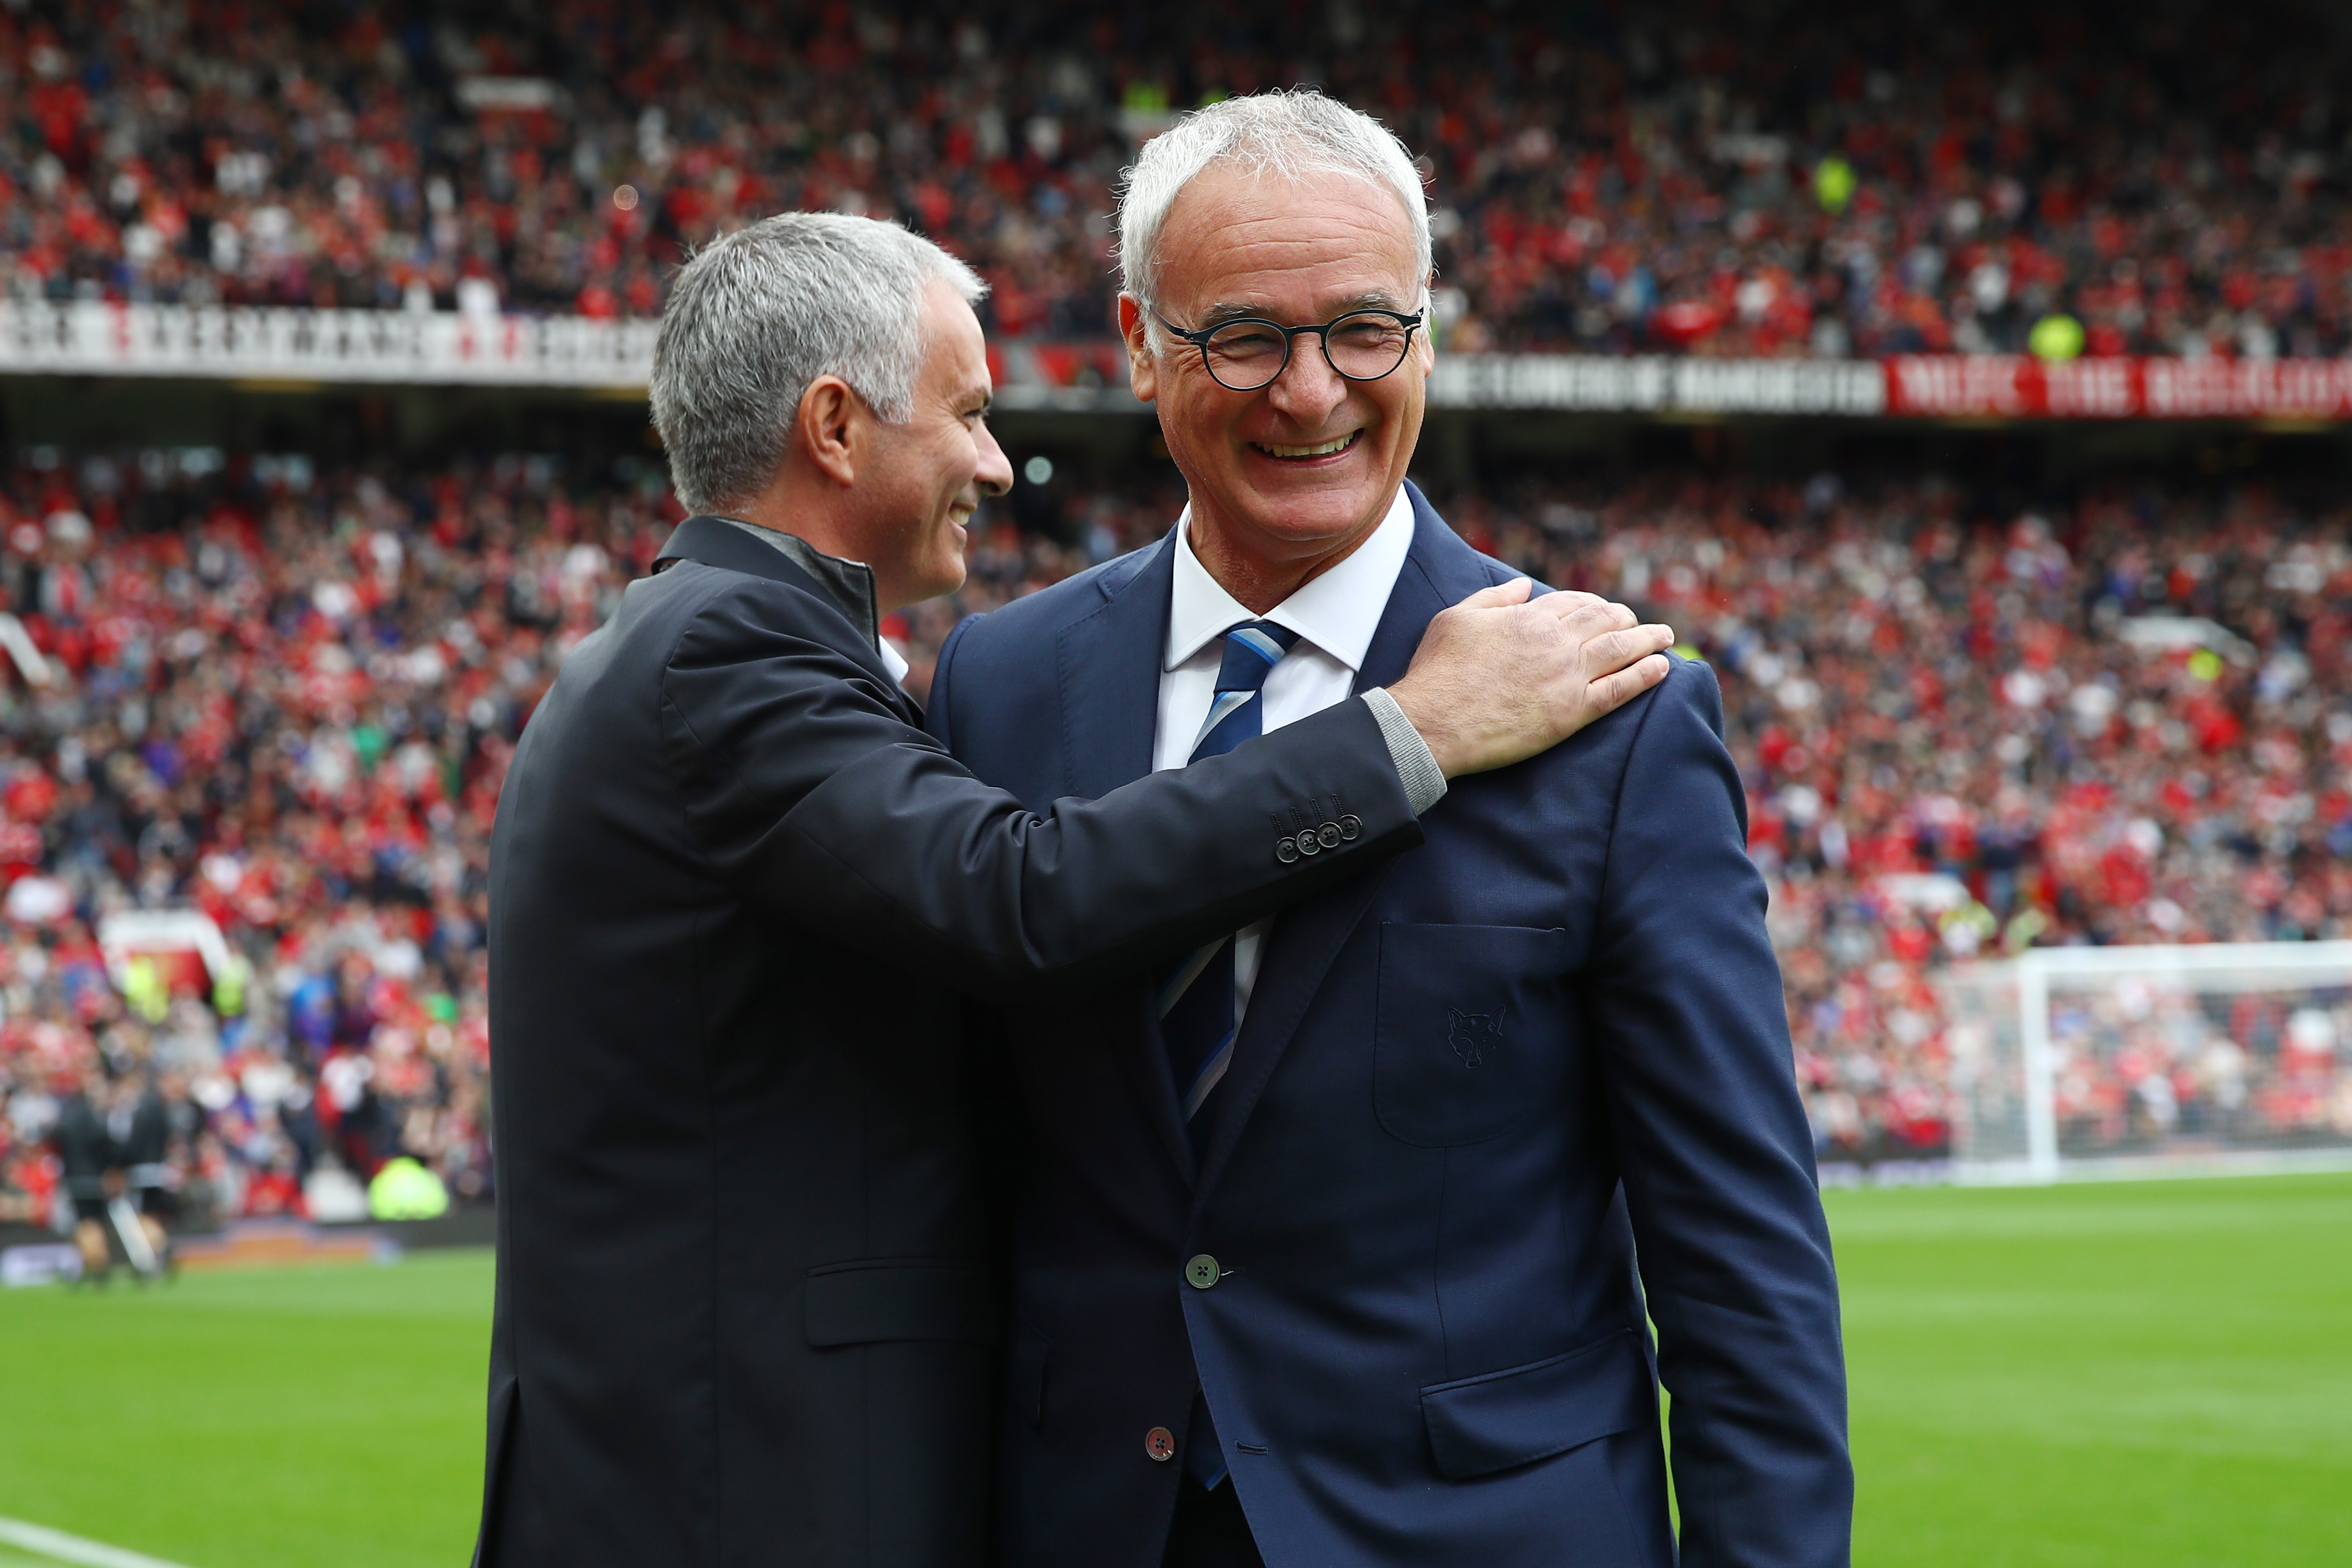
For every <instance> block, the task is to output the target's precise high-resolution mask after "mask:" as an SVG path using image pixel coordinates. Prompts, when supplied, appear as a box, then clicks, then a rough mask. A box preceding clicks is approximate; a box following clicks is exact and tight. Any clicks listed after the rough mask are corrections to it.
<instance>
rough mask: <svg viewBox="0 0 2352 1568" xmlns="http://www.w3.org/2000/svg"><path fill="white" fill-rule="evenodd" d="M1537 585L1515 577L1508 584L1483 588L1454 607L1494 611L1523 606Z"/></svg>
mask: <svg viewBox="0 0 2352 1568" xmlns="http://www.w3.org/2000/svg"><path fill="white" fill-rule="evenodd" d="M1534 588H1535V584H1533V583H1531V582H1529V581H1528V579H1527V578H1525V577H1514V578H1512V579H1511V580H1510V581H1509V582H1507V583H1497V584H1495V585H1494V586H1493V587H1491V588H1481V589H1479V590H1478V591H1477V592H1476V593H1475V594H1473V595H1470V596H1469V597H1468V598H1466V599H1465V600H1463V601H1462V602H1461V603H1460V604H1458V605H1454V608H1455V609H1457V610H1493V609H1499V608H1501V607H1502V606H1503V605H1522V604H1525V603H1526V602H1527V597H1528V594H1530V593H1531V592H1533V591H1534Z"/></svg>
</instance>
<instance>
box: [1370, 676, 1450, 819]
mask: <svg viewBox="0 0 2352 1568" xmlns="http://www.w3.org/2000/svg"><path fill="white" fill-rule="evenodd" d="M1364 705H1365V706H1366V707H1368V708H1370V710H1372V717H1373V718H1374V719H1376V720H1378V721H1380V726H1381V738H1382V739H1383V740H1385V741H1387V742H1388V743H1389V755H1390V756H1391V757H1394V758H1395V759H1396V768H1397V778H1398V779H1399V781H1400V782H1402V784H1403V785H1404V797H1405V799H1407V800H1409V801H1411V802H1412V814H1413V815H1414V816H1421V815H1422V814H1423V812H1425V811H1427V810H1428V809H1429V808H1430V807H1431V806H1433V805H1436V804H1437V803H1438V802H1439V801H1441V800H1444V798H1445V775H1444V773H1439V772H1438V771H1437V758H1436V756H1435V754H1434V753H1433V752H1431V751H1430V749H1429V742H1426V741H1424V740H1423V739H1422V738H1421V731H1418V730H1416V729H1414V728H1413V727H1412V720H1410V719H1408V718H1406V717H1405V716H1404V710H1403V709H1402V708H1400V707H1398V706H1397V700H1396V699H1395V698H1393V697H1391V696H1390V695H1389V694H1388V689H1387V688H1385V687H1380V686H1375V687H1373V688H1372V689H1370V691H1367V692H1365V693H1364Z"/></svg>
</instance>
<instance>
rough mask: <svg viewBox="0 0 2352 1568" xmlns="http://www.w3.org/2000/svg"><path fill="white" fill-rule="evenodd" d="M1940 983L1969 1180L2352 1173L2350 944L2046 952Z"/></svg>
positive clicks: (1960, 1170)
mask: <svg viewBox="0 0 2352 1568" xmlns="http://www.w3.org/2000/svg"><path fill="white" fill-rule="evenodd" d="M1938 988H1939V989H1940V990H1941V992H1942V993H1943V998H1944V1011H1945V1019H1946V1034H1945V1044H1946V1046H1947V1047H1948V1051H1949V1053H1950V1058H1951V1098H1952V1158H1953V1165H1954V1171H1955V1174H1956V1175H1958V1177H1959V1178H1960V1179H1962V1180H1974V1181H1988V1182H2003V1181H2008V1182H2015V1181H2028V1182H2033V1181H2040V1182H2048V1181H2055V1180H2058V1179H2059V1178H2061V1177H2062V1176H2069V1175H2083V1176H2090V1175H2103V1174H2106V1175H2124V1174H2136V1173H2167V1172H2176V1171H2177V1172H2180V1173H2189V1172H2192V1171H2199V1170H2229V1169H2292V1168H2295V1167H2298V1166H2314V1167H2340V1166H2347V1165H2352V942H2227V943H2221V942H2217V943H2212V944H2203V945H2195V946H2181V947H2047V948H2034V949H2032V950H2031V951H2029V952H2024V953H2022V954H2021V955H2019V956H2018V957H2016V958H2013V959H2006V960H2000V961H1995V962H1987V963H1973V964H1966V965H1962V966H1959V967H1957V968H1954V969H1951V970H1949V971H1947V972H1946V973H1944V975H1943V976H1942V977H1941V978H1940V979H1939V981H1938Z"/></svg>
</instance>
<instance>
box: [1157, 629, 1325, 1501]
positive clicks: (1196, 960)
mask: <svg viewBox="0 0 2352 1568" xmlns="http://www.w3.org/2000/svg"><path fill="white" fill-rule="evenodd" d="M1297 640H1298V634H1297V632H1294V631H1292V630H1291V629H1290V628H1289V627H1287V626H1276V625H1275V624H1274V623H1273V622H1272V621H1244V622H1243V623H1242V624H1241V625H1240V626H1234V627H1233V628H1232V629H1230V630H1229V631H1227V632H1226V633H1225V637H1224V643H1225V659H1224V663H1223V665H1222V666H1220V667H1219V668H1218V670H1217V695H1216V696H1215V698H1214V699H1213V700H1211V701H1210V703H1209V715H1208V717H1207V718H1205V719H1203V720H1202V721H1201V732H1200V733H1199V734H1197V735H1195V736H1194V737H1193V738H1192V755H1191V756H1190V757H1187V758H1186V759H1185V761H1186V762H1187V763H1197V762H1199V761H1200V760H1201V759H1202V757H1214V756H1222V755H1223V753H1225V752H1230V751H1232V750H1233V749H1234V747H1235V746H1238V745H1240V744H1241V743H1242V742H1244V741H1246V740H1248V739H1250V738H1251V737H1252V736H1254V735H1263V734H1265V678H1266V677H1267V676H1268V675H1269V674H1271V673H1273V670H1274V667H1275V666H1276V665H1277V664H1279V663H1281V662H1282V656H1283V655H1284V654H1286V653H1288V652H1289V651H1290V647H1291V645H1292V644H1293V643H1296V642H1297ZM1159 1005H1160V1038H1161V1039H1162V1040H1163V1041H1165V1042H1166V1044H1167V1047H1168V1068H1169V1070H1170V1072H1171V1073H1172V1074H1173V1075H1174V1077H1175V1079H1176V1095H1177V1101H1178V1103H1179V1104H1180V1105H1181V1106H1182V1108H1183V1110H1184V1130H1185V1131H1187V1132H1188V1133H1190V1134H1191V1135H1192V1154H1193V1157H1194V1158H1195V1159H1199V1158H1201V1157H1202V1156H1203V1155H1205V1154H1206V1152H1208V1146H1209V1129H1210V1128H1212V1127H1213V1126H1214V1125H1215V1124H1216V1118H1215V1116H1214V1115H1213V1114H1212V1113H1211V1111H1210V1109H1209V1108H1210V1106H1211V1105H1212V1104H1213V1103H1214V1101H1213V1096H1214V1094H1215V1092H1216V1088H1217V1085H1218V1084H1219V1083H1221V1082H1223V1080H1224V1076H1225V1068H1227V1067H1229V1066H1230V1065H1232V1062H1233V1059H1234V1035H1235V1034H1236V1033H1237V1032H1238V1026H1237V1025H1236V1023H1235V1021H1234V939H1233V938H1232V937H1230V936H1223V937H1219V938H1218V939H1217V940H1216V941H1214V942H1210V943H1209V944H1208V945H1206V946H1205V947H1202V948H1199V949H1197V950H1196V951H1194V952H1191V953H1188V954H1187V955H1186V956H1185V958H1184V960H1183V961H1182V962H1181V963H1178V964H1177V965H1176V967H1175V968H1174V969H1172V970H1171V971H1170V972H1169V973H1167V974H1166V975H1164V976H1163V977H1162V978H1161V981H1160V995H1159ZM1184 1468H1186V1469H1188V1470H1190V1471H1191V1472H1192V1479H1195V1480H1197V1481H1199V1482H1200V1483H1201V1484H1202V1486H1204V1487H1215V1486H1217V1485H1219V1484H1220V1483H1221V1482H1223V1480H1224V1479H1225V1458H1224V1452H1223V1444H1222V1443H1220V1442H1219V1441H1218V1440H1217V1427H1216V1423H1215V1422H1213V1420H1211V1419H1210V1417H1209V1402H1208V1398H1207V1396H1206V1395H1205V1394H1201V1393H1195V1394H1193V1396H1192V1426H1191V1429H1190V1432H1189V1434H1188V1436H1187V1437H1186V1440H1185V1452H1184Z"/></svg>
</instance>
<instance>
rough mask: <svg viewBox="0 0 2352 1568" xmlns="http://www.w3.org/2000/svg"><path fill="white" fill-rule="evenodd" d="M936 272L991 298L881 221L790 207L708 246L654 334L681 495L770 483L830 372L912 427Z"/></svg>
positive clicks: (662, 414)
mask: <svg viewBox="0 0 2352 1568" xmlns="http://www.w3.org/2000/svg"><path fill="white" fill-rule="evenodd" d="M932 279H939V280H940V281H941V282H944V283H946V284H947V285H949V286H950V288H952V289H955V291H956V292H957V293H958V294H960V295H961V296H962V298H963V300H964V303H966V304H972V303H975V302H977V301H978V300H980V299H981V297H982V295H984V294H986V293H987V292H988V285H986V284H985V283H982V281H981V280H980V278H979V276H978V275H977V274H976V273H974V272H973V271H972V269H971V268H969V267H966V266H965V265H964V264H963V263H962V262H961V261H959V260H957V259H956V258H954V257H952V256H950V255H949V254H948V253H947V252H946V251H944V250H941V249H940V247H938V246H936V245H933V244H932V243H931V242H930V241H929V240H928V239H925V238H923V237H920V236H919V235H915V234H910V233H908V231H907V230H905V229H903V228H900V227H899V226H898V225H896V224H892V223H883V222H881V221H879V220H877V219H875V218H866V217H845V216H841V215H839V214H837V213H778V214H777V215H776V216H773V217H769V218H762V219H761V220H760V221H759V222H758V223H755V224H753V225H751V226H750V227H749V228H744V229H739V230H738V231H736V232H735V233H733V234H730V235H726V236H723V237H720V238H719V239H715V240H712V241H711V242H710V243H709V245H707V246H705V247H703V248H702V250H701V252H700V253H699V254H698V255H697V256H696V257H695V258H694V259H693V260H691V261H689V262H688V263H687V264H686V267H685V268H684V269H683V270H681V271H680V272H679V273H678V275H677V281H676V282H675V283H673V284H672V285H671V286H670V293H669V300H668V303H667V305H666V306H665V307H664V308H663V310H662V321H661V334H660V336H659V337H658V338H656V340H655V342H654V374H653V399H652V400H653V410H654V427H655V428H656V429H657V430H659V431H660V432H661V438H662V445H663V446H664V447H667V448H668V451H669V471H670V482H671V484H672V485H673V486H674V487H676V489H677V499H678V500H679V502H680V503H681V504H683V505H685V506H686V507H688V508H689V509H690V510H695V511H716V510H719V509H721V508H724V507H730V506H740V505H741V504H742V503H743V502H745V501H747V500H751V498H752V497H753V496H756V495H758V494H759V493H760V492H761V490H763V489H766V488H767V486H768V483H769V481H770V480H772V479H774V478H775V474H776V469H777V468H778V467H780V466H781V465H782V462H783V460H784V452H785V450H786V447H787V444H788V443H789V441H790V440H791V429H792V421H793V415H794V414H795V413H797V412H798V411H799V408H800V405H801V395H802V394H803V393H804V392H806V391H807V390H808V385H809V383H811V382H813V381H814V380H815V379H816V378H817V377H818V376H821V375H837V376H839V377H840V378H841V379H842V380H844V381H845V382H847V383H848V384H849V386H850V389H851V390H852V391H854V392H856V394H857V395H858V396H859V397H860V398H863V399H864V400H865V402H866V406H867V407H869V408H871V409H873V410H874V412H875V414H876V415H877V416H879V417H880V418H882V419H884V420H887V421H888V422H889V423H891V424H893V425H896V424H900V423H903V422H904V421H905V420H906V419H907V417H908V416H909V415H910V414H912V413H913V412H914V401H915V377H916V374H917V373H918V372H919V370H920V369H921V367H922V363H923V353H924V350H925V348H926V347H927V346H928V345H927V344H926V343H925V342H924V341H923V340H924V334H923V326H922V299H923V289H924V287H925V285H927V284H929V282H930V281H931V280H932Z"/></svg>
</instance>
